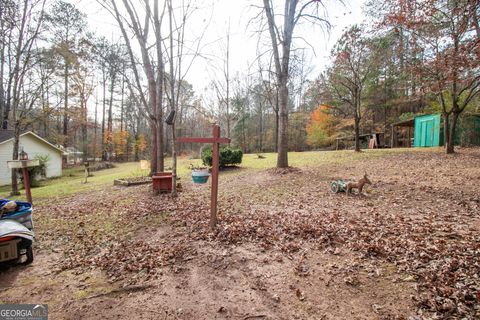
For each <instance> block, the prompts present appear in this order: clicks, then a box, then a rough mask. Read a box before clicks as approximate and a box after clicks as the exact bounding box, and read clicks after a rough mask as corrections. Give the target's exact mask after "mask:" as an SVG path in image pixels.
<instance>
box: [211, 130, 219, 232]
mask: <svg viewBox="0 0 480 320" xmlns="http://www.w3.org/2000/svg"><path fill="white" fill-rule="evenodd" d="M212 135H213V140H214V142H213V157H212V194H211V202H210V227H211V228H215V226H216V225H217V197H218V170H219V158H220V155H219V145H220V143H219V142H218V139H219V138H220V126H219V125H217V124H214V125H213V128H212Z"/></svg>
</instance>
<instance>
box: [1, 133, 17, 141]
mask: <svg viewBox="0 0 480 320" xmlns="http://www.w3.org/2000/svg"><path fill="white" fill-rule="evenodd" d="M13 136H14V133H13V130H0V143H2V142H5V141H8V140H10V139H13Z"/></svg>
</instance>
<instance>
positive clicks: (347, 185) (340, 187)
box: [330, 173, 372, 195]
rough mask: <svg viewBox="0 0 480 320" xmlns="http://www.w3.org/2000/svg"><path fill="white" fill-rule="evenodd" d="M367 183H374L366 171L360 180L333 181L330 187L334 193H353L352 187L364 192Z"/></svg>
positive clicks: (360, 192)
mask: <svg viewBox="0 0 480 320" xmlns="http://www.w3.org/2000/svg"><path fill="white" fill-rule="evenodd" d="M366 184H372V182H371V181H370V179H368V176H367V173H365V175H364V176H363V178H362V179H360V180H358V182H352V181H343V180H342V179H339V180H337V181H332V182H331V183H330V189H331V190H332V191H333V192H334V193H339V192H345V193H346V194H347V195H348V194H350V193H352V189H358V193H359V194H362V191H363V186H364V185H366Z"/></svg>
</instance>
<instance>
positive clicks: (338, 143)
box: [335, 132, 385, 150]
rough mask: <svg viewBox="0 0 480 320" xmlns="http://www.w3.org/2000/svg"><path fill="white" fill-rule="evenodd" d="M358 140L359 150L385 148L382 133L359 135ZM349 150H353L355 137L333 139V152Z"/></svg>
mask: <svg viewBox="0 0 480 320" xmlns="http://www.w3.org/2000/svg"><path fill="white" fill-rule="evenodd" d="M359 139H360V148H361V149H367V148H369V149H373V148H383V147H385V134H384V133H383V132H373V133H365V134H360V135H359ZM372 140H373V141H372ZM350 148H355V136H344V137H337V138H336V139H335V150H340V149H350Z"/></svg>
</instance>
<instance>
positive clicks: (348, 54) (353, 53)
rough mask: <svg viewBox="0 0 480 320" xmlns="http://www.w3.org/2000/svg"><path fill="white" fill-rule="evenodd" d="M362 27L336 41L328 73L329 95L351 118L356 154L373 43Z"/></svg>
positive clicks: (369, 73)
mask: <svg viewBox="0 0 480 320" xmlns="http://www.w3.org/2000/svg"><path fill="white" fill-rule="evenodd" d="M362 32H363V30H362V28H361V27H358V26H353V27H351V28H350V29H349V30H347V31H346V32H345V33H344V34H343V35H342V37H341V38H340V39H339V40H338V42H337V44H336V46H335V48H334V50H333V58H334V61H333V66H332V67H331V68H330V69H329V70H328V88H329V89H330V93H331V95H332V96H333V97H334V98H335V99H336V100H337V101H339V102H340V103H341V104H343V105H345V106H346V109H347V112H348V113H349V114H351V115H353V118H354V130H355V151H357V152H360V138H359V137H360V120H362V114H363V111H362V110H363V106H362V99H364V94H365V93H364V89H365V83H366V81H367V80H368V77H369V76H370V75H371V74H372V71H373V67H374V61H375V59H373V58H372V56H371V54H372V51H371V45H372V43H371V42H370V41H369V40H368V39H367V38H365V37H364V36H363V34H362Z"/></svg>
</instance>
